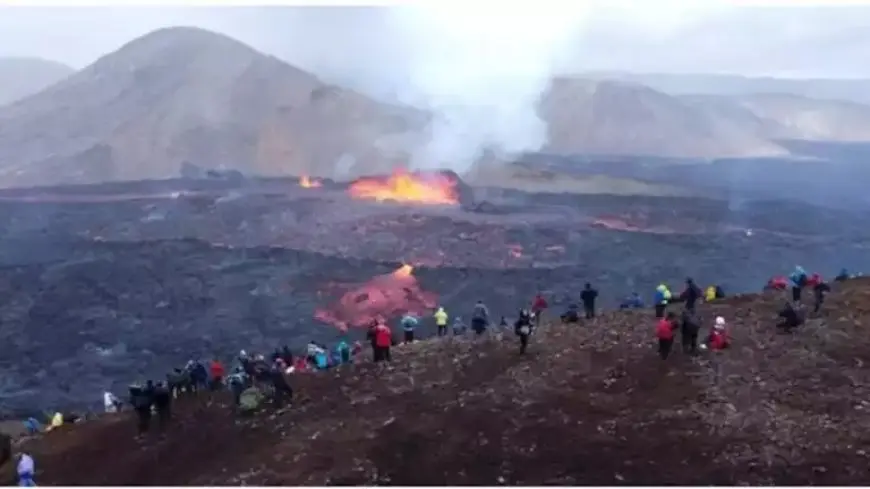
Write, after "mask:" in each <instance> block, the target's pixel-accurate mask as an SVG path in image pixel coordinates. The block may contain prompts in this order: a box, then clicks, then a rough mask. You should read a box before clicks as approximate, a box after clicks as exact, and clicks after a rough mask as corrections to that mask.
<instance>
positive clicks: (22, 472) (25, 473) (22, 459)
mask: <svg viewBox="0 0 870 489" xmlns="http://www.w3.org/2000/svg"><path fill="white" fill-rule="evenodd" d="M34 468H35V466H34V463H33V457H31V456H30V454H28V453H24V452H22V453H19V454H18V486H19V487H35V486H36V482H35V481H34V480H33V474H34Z"/></svg>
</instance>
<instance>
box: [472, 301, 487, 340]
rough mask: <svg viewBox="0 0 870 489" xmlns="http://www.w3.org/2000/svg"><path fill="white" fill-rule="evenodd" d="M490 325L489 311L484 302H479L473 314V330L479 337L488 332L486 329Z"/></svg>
mask: <svg viewBox="0 0 870 489" xmlns="http://www.w3.org/2000/svg"><path fill="white" fill-rule="evenodd" d="M488 325H489V309H487V308H486V305H484V303H483V301H477V304H475V305H474V311H472V313H471V329H473V330H474V334H476V335H477V336H480V335H482V334H483V333H484V332H486V327H487V326H488Z"/></svg>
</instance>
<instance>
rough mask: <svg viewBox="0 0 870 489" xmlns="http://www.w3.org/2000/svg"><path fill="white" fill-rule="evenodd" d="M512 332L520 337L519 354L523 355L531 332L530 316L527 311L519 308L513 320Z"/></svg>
mask: <svg viewBox="0 0 870 489" xmlns="http://www.w3.org/2000/svg"><path fill="white" fill-rule="evenodd" d="M514 333H515V334H516V335H517V337H519V339H520V355H525V354H526V348H528V346H529V336H531V334H532V317H531V313H530V312H529V311H527V310H525V309H523V310H520V313H519V315H518V316H517V320H516V321H515V322H514Z"/></svg>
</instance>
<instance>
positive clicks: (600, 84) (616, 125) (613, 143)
mask: <svg viewBox="0 0 870 489" xmlns="http://www.w3.org/2000/svg"><path fill="white" fill-rule="evenodd" d="M540 115H541V117H542V118H543V119H544V120H545V121H546V122H547V124H548V131H549V143H548V145H547V147H546V148H544V151H545V152H548V153H553V154H606V155H649V156H663V157H679V158H720V157H747V156H777V155H783V154H787V151H786V150H785V149H783V148H782V147H780V146H779V145H777V144H776V143H774V142H772V141H770V140H769V139H767V138H766V137H764V136H763V135H760V134H759V133H757V132H756V131H754V130H753V129H752V128H746V127H744V126H743V124H742V122H743V121H742V120H739V119H735V118H733V117H728V116H725V115H724V114H723V113H716V112H714V111H711V110H706V109H702V108H699V107H697V106H696V104H694V103H692V102H691V101H685V100H682V99H680V98H678V97H674V96H671V95H667V94H664V93H662V92H659V91H656V90H653V89H651V88H649V87H646V86H643V85H638V84H635V83H628V82H621V81H612V80H591V79H583V78H567V77H563V78H557V79H554V80H553V83H552V85H551V87H550V89H549V91H548V92H547V93H546V94H545V95H544V96H543V98H542V101H541V106H540ZM741 115H743V112H741Z"/></svg>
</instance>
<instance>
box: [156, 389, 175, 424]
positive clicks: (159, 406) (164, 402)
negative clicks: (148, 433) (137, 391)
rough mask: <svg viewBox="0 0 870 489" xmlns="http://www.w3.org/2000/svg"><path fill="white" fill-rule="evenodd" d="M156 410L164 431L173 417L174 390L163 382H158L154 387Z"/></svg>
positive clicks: (158, 420)
mask: <svg viewBox="0 0 870 489" xmlns="http://www.w3.org/2000/svg"><path fill="white" fill-rule="evenodd" d="M154 410H155V411H157V422H158V423H159V426H160V430H161V431H163V430H165V429H166V428H167V427H168V426H169V420H170V418H171V417H172V392H171V391H170V390H169V387H167V386H166V385H165V384H164V383H163V382H158V383H157V386H156V387H155V388H154Z"/></svg>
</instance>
